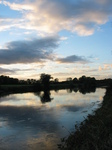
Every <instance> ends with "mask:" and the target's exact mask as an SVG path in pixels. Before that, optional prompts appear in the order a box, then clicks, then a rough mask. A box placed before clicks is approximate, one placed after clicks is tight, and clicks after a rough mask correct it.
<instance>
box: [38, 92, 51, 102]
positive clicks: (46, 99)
mask: <svg viewBox="0 0 112 150" xmlns="http://www.w3.org/2000/svg"><path fill="white" fill-rule="evenodd" d="M50 95H51V93H50V91H47V90H45V91H44V92H43V93H42V95H41V96H40V99H41V102H42V103H46V102H51V101H52V100H53V98H51V97H50Z"/></svg>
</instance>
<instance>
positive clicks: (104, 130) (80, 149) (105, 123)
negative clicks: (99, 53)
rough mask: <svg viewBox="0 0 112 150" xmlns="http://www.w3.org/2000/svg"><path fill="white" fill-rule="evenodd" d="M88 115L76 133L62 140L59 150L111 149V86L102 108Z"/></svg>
mask: <svg viewBox="0 0 112 150" xmlns="http://www.w3.org/2000/svg"><path fill="white" fill-rule="evenodd" d="M94 113H95V114H94V115H89V116H88V118H87V119H86V120H85V121H84V122H82V123H81V125H80V126H79V127H78V126H76V131H75V132H74V133H71V134H70V135H69V136H68V137H67V138H63V139H62V143H61V144H59V145H58V148H59V149H60V150H111V149H112V86H110V87H108V88H107V91H106V94H105V96H104V100H103V103H102V107H101V108H99V109H98V110H96V111H95V112H94Z"/></svg>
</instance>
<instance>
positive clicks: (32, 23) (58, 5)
mask: <svg viewBox="0 0 112 150" xmlns="http://www.w3.org/2000/svg"><path fill="white" fill-rule="evenodd" d="M3 4H4V5H6V6H9V7H10V8H11V9H13V10H17V11H21V12H22V13H23V19H24V22H22V23H20V22H19V24H18V25H17V24H16V26H17V27H20V28H25V29H32V30H36V31H38V32H39V33H41V34H42V33H50V34H51V33H56V32H59V31H61V30H64V29H65V30H69V31H71V32H76V33H77V34H79V35H80V36H87V35H92V34H93V33H94V31H95V29H96V28H97V26H100V25H102V24H105V23H106V22H107V21H108V20H109V17H111V16H112V8H111V6H112V1H111V0H103V1H102V0H91V1H89V0H85V1H83V0H79V1H73V0H69V1H68V0H24V1H23V2H22V3H10V2H8V1H3Z"/></svg>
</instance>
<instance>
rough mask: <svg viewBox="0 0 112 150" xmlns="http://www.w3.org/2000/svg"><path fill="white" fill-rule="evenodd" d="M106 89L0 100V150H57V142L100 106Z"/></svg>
mask: <svg viewBox="0 0 112 150" xmlns="http://www.w3.org/2000/svg"><path fill="white" fill-rule="evenodd" d="M104 95H105V89H101V88H97V89H96V91H95V92H94V93H93V92H92V93H86V94H82V93H80V92H79V91H77V92H75V91H70V90H59V91H50V92H40V93H39V92H37V93H20V94H11V95H8V96H4V97H1V98H0V150H57V144H58V143H60V139H61V138H63V137H66V136H68V135H69V134H70V132H72V131H74V130H75V124H77V125H78V124H79V123H80V122H81V121H83V120H84V119H85V117H87V115H88V114H92V113H93V111H94V110H95V109H97V108H98V107H100V105H101V102H102V100H103V96H104Z"/></svg>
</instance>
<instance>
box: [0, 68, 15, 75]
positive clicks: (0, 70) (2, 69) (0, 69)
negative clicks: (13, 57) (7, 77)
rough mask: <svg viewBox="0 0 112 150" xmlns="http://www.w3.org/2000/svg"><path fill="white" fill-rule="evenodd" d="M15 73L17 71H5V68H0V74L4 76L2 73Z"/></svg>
mask: <svg viewBox="0 0 112 150" xmlns="http://www.w3.org/2000/svg"><path fill="white" fill-rule="evenodd" d="M15 71H17V70H10V69H5V68H1V67H0V74H4V73H15Z"/></svg>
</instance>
